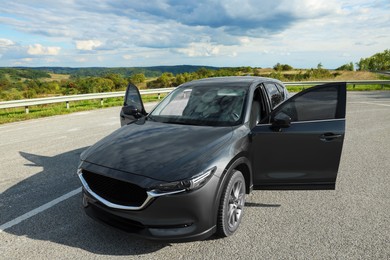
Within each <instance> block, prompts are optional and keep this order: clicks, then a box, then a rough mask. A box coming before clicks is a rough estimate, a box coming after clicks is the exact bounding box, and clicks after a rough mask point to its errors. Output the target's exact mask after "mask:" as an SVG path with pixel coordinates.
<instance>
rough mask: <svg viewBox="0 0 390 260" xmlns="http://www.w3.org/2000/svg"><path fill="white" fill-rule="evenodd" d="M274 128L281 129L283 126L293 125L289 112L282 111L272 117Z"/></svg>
mask: <svg viewBox="0 0 390 260" xmlns="http://www.w3.org/2000/svg"><path fill="white" fill-rule="evenodd" d="M271 122H272V126H271V127H272V129H273V130H276V131H280V129H281V128H287V127H290V125H291V117H290V116H288V115H287V114H285V113H283V112H280V113H278V114H276V115H275V116H274V117H272V120H271Z"/></svg>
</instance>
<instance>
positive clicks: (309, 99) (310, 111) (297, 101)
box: [277, 86, 338, 122]
mask: <svg viewBox="0 0 390 260" xmlns="http://www.w3.org/2000/svg"><path fill="white" fill-rule="evenodd" d="M337 100H338V88H337V87H336V86H333V87H324V88H320V89H317V90H316V91H312V92H308V93H305V94H304V95H302V96H297V97H292V98H290V99H289V100H288V101H287V102H286V103H284V104H283V105H282V107H281V109H280V110H278V112H277V114H278V113H284V114H286V115H288V116H289V117H291V121H293V122H294V121H312V120H326V119H335V118H337V105H338V104H337V103H338V102H337Z"/></svg>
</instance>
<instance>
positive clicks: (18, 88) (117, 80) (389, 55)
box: [0, 50, 390, 100]
mask: <svg viewBox="0 0 390 260" xmlns="http://www.w3.org/2000/svg"><path fill="white" fill-rule="evenodd" d="M356 65H357V67H358V70H361V71H363V70H369V71H378V70H390V50H385V51H383V52H381V53H376V54H374V55H373V56H371V57H368V58H362V59H360V61H359V62H358V63H356ZM293 69H294V68H293V67H292V66H290V65H288V64H280V63H277V64H275V65H274V66H273V70H272V71H270V72H269V71H268V72H262V71H261V70H260V68H252V67H248V66H247V67H235V68H230V67H229V68H216V67H200V66H189V65H181V66H156V67H147V68H136V67H134V68H61V67H55V68H51V67H47V68H44V67H42V68H34V69H27V68H0V100H17V99H24V98H35V97H43V96H51V95H74V94H86V93H96V92H110V91H120V90H124V89H125V88H126V86H127V85H128V84H129V83H130V82H132V83H133V84H136V85H138V86H139V87H145V86H146V87H147V88H164V87H176V86H178V85H180V84H182V83H185V82H188V81H191V80H196V79H201V78H208V77H223V76H238V75H253V76H263V77H271V78H276V79H279V80H281V81H303V80H320V79H331V78H334V77H336V76H337V75H340V73H339V72H338V71H339V70H347V71H353V70H354V69H355V68H354V64H353V63H352V62H350V63H347V64H344V65H342V66H340V67H339V68H337V69H336V71H329V70H327V69H324V68H323V66H322V64H321V63H319V64H318V65H317V68H311V69H307V70H295V72H294V73H289V71H291V70H293ZM161 71H162V72H161ZM49 72H56V73H58V72H71V74H70V75H71V76H70V78H69V79H63V80H50V77H51V76H50V74H49ZM114 72H115V73H114ZM150 75H153V77H154V78H155V79H153V80H148V81H147V80H146V79H147V78H149V77H151V76H150ZM146 81H147V82H146ZM145 82H146V83H145Z"/></svg>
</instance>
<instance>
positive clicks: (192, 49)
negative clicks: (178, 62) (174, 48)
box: [178, 43, 220, 57]
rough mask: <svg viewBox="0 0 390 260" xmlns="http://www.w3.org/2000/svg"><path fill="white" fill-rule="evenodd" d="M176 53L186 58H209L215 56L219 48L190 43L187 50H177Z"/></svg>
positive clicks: (208, 44) (205, 44)
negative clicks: (182, 54)
mask: <svg viewBox="0 0 390 260" xmlns="http://www.w3.org/2000/svg"><path fill="white" fill-rule="evenodd" d="M178 52H179V53H184V54H185V55H187V56H188V57H209V56H217V55H218V54H219V52H220V48H219V47H218V46H213V45H212V44H210V43H191V44H189V46H188V47H187V48H180V49H178Z"/></svg>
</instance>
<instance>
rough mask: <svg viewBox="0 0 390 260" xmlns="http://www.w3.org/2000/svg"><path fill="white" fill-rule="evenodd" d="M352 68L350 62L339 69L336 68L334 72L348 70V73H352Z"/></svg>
mask: <svg viewBox="0 0 390 260" xmlns="http://www.w3.org/2000/svg"><path fill="white" fill-rule="evenodd" d="M354 69H355V68H354V66H353V62H350V63H347V64H344V65H342V66H340V67H338V68H337V69H336V70H348V71H354Z"/></svg>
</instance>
